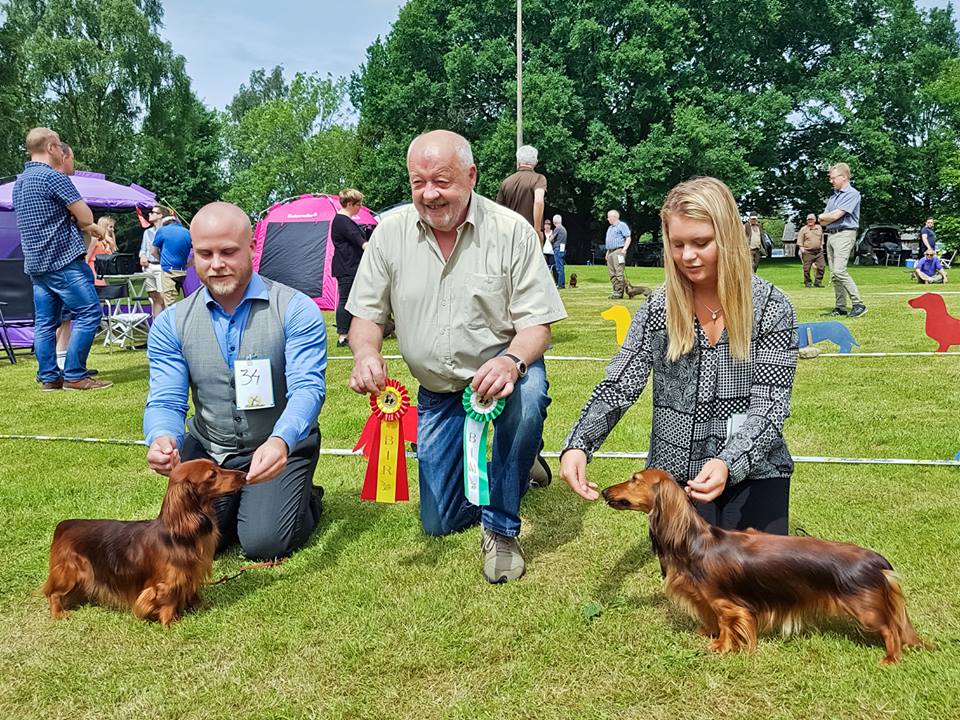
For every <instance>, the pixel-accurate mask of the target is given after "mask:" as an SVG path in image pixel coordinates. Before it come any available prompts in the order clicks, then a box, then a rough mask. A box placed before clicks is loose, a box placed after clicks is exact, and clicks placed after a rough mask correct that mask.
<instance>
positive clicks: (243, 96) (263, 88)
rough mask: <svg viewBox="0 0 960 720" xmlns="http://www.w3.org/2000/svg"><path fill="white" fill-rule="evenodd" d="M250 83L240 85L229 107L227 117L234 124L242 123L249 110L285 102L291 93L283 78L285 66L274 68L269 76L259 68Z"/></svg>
mask: <svg viewBox="0 0 960 720" xmlns="http://www.w3.org/2000/svg"><path fill="white" fill-rule="evenodd" d="M248 82H249V83H250V84H249V85H244V84H241V85H240V89H239V90H238V91H237V94H236V95H234V96H233V100H231V101H230V104H229V105H227V115H229V117H230V119H231V120H233V121H234V122H240V119H241V118H243V116H244V115H246V114H247V112H248V111H249V110H252V109H253V108H255V107H257V106H259V105H263V104H264V103H265V102H270V101H271V100H283V99H284V98H285V97H287V95H288V94H289V93H290V86H289V85H288V84H287V81H286V80H284V78H283V65H276V66H274V68H273V70H271V71H270V74H269V75H267V71H266V70H264V69H263V68H258V69H257V70H254V71H253V72H251V73H250V80H249V81H248Z"/></svg>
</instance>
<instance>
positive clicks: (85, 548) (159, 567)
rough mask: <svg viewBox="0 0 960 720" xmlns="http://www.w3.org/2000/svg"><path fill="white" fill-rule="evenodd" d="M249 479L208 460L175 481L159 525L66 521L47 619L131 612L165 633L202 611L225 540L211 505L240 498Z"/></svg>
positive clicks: (180, 470) (54, 552)
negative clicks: (107, 609)
mask: <svg viewBox="0 0 960 720" xmlns="http://www.w3.org/2000/svg"><path fill="white" fill-rule="evenodd" d="M245 483H246V474H245V473H242V472H237V471H235V470H224V469H223V468H219V467H217V466H216V465H215V464H214V463H212V462H210V461H209V460H190V461H189V462H182V463H180V464H179V465H177V467H176V468H174V470H173V472H172V473H170V482H169V484H168V485H167V494H166V497H165V498H164V499H163V505H162V507H161V508H160V517H158V518H157V519H156V520H129V521H126V520H64V521H63V522H61V523H60V524H59V525H57V529H56V531H55V532H54V534H53V545H52V546H51V547H50V575H49V576H48V577H47V582H46V583H45V584H44V586H43V594H44V595H46V596H47V599H48V600H49V601H50V615H51V616H52V617H54V618H61V617H64V616H66V614H67V613H66V608H69V607H71V606H73V605H79V604H82V603H85V602H92V603H96V604H98V605H111V606H114V607H123V608H130V609H131V610H132V611H133V614H134V615H136V616H137V617H138V618H142V619H144V620H159V621H160V622H161V623H162V624H163V625H165V626H169V625H170V623H173V622H176V621H177V620H178V619H180V616H181V615H183V613H184V612H185V611H186V610H188V609H190V608H192V607H196V606H197V605H199V604H200V596H199V594H198V591H199V589H200V586H201V585H202V584H203V582H204V581H205V580H206V579H207V577H209V575H210V569H211V567H212V566H213V554H214V551H215V550H216V548H217V540H218V539H219V537H220V533H219V531H218V530H217V521H216V514H215V513H214V510H213V501H214V499H215V498H217V497H218V496H220V495H225V494H227V493H230V492H233V491H235V490H239V489H240V488H241V487H243V485H244V484H245Z"/></svg>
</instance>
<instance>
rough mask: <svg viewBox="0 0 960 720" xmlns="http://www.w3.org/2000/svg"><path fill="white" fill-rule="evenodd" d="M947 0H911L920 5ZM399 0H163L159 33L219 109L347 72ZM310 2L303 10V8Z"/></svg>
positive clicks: (383, 29)
mask: <svg viewBox="0 0 960 720" xmlns="http://www.w3.org/2000/svg"><path fill="white" fill-rule="evenodd" d="M947 2H948V0H917V5H918V6H920V7H923V8H929V7H934V6H938V7H945V6H946V4H947ZM404 4H405V0H312V1H308V2H304V0H266V2H264V0H230V1H229V2H228V1H227V0H164V2H163V6H164V28H163V30H162V35H163V37H164V38H165V39H166V40H168V41H170V43H171V44H172V45H173V49H174V51H175V52H177V53H179V54H180V55H183V56H184V57H185V58H186V59H187V71H188V72H189V74H190V77H191V78H192V79H193V86H194V89H195V90H196V92H197V94H198V95H199V96H200V98H201V99H203V100H204V102H206V104H207V105H208V106H210V107H217V108H223V107H225V106H226V105H227V103H229V102H230V100H231V99H232V98H233V96H234V94H235V93H236V92H237V90H238V89H239V88H240V84H241V83H245V82H246V81H247V80H248V78H249V77H250V72H251V71H252V70H255V69H257V68H260V67H263V68H267V69H268V70H269V69H271V68H273V66H275V65H283V67H284V70H285V75H286V77H287V78H290V77H292V76H293V74H294V73H295V72H297V71H307V72H314V71H316V72H319V73H320V74H321V75H326V74H327V73H330V74H331V75H333V76H334V77H341V76H349V75H350V73H352V72H354V71H356V70H357V69H359V67H360V65H361V64H362V63H363V62H364V60H365V59H366V50H367V47H369V45H370V44H371V43H372V42H373V41H374V40H376V38H377V36H378V35H379V36H382V37H386V36H387V35H388V34H389V32H390V27H391V25H392V24H393V22H394V21H395V20H396V19H397V15H398V13H399V9H400V7H401V6H402V5H404ZM311 7H312V8H316V9H314V10H310V11H306V10H305V8H311Z"/></svg>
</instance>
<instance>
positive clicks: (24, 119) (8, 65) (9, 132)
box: [0, 25, 30, 177]
mask: <svg viewBox="0 0 960 720" xmlns="http://www.w3.org/2000/svg"><path fill="white" fill-rule="evenodd" d="M18 53H19V47H18V43H17V41H16V36H15V34H14V32H13V31H12V29H10V28H9V27H7V26H6V25H4V26H2V27H0V177H5V176H7V175H12V174H14V173H16V172H19V171H20V168H21V167H22V166H23V160H24V155H23V140H24V137H25V136H26V133H27V130H28V129H29V128H28V126H29V124H30V120H29V118H30V108H29V101H28V100H27V96H26V94H25V93H24V88H23V84H22V81H21V78H20V73H19V69H18Z"/></svg>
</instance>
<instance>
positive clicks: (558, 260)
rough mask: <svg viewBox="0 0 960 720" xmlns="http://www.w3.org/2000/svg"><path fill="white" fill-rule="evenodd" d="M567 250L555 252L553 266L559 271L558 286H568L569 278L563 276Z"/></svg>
mask: <svg viewBox="0 0 960 720" xmlns="http://www.w3.org/2000/svg"><path fill="white" fill-rule="evenodd" d="M566 254H567V253H566V252H555V253H554V254H553V266H554V268H555V269H556V271H557V287H559V288H562V287H566V285H567V279H566V278H565V277H564V276H563V260H564V257H565V256H566Z"/></svg>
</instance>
